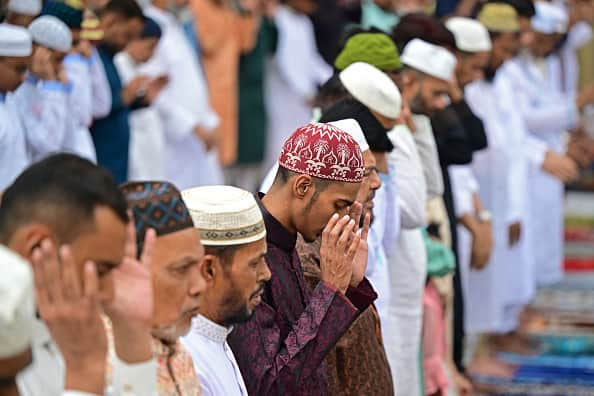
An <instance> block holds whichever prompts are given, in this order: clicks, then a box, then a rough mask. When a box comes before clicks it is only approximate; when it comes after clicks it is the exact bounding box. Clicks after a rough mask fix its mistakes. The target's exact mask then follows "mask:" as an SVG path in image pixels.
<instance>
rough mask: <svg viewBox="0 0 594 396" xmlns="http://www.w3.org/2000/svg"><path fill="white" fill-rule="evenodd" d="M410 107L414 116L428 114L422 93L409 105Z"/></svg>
mask: <svg viewBox="0 0 594 396" xmlns="http://www.w3.org/2000/svg"><path fill="white" fill-rule="evenodd" d="M408 107H410V111H411V112H412V113H413V114H427V113H428V112H427V106H425V102H424V101H423V97H422V96H421V93H420V92H419V93H417V94H416V95H415V97H414V98H413V99H412V100H411V101H410V102H409V103H408Z"/></svg>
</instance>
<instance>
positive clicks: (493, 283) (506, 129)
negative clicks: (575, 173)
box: [458, 4, 534, 370]
mask: <svg viewBox="0 0 594 396" xmlns="http://www.w3.org/2000/svg"><path fill="white" fill-rule="evenodd" d="M479 21H481V23H483V24H484V25H485V26H486V28H487V29H488V30H489V32H490V35H491V38H492V50H491V54H490V59H489V62H488V64H487V66H486V67H485V79H484V80H479V81H476V82H474V83H472V84H470V85H469V86H467V87H466V91H465V92H466V98H467V101H468V104H469V105H470V107H471V109H472V110H473V112H474V113H475V114H476V115H477V116H479V117H480V118H481V120H482V121H483V124H484V126H485V131H486V133H487V138H488V141H489V146H488V147H487V148H486V149H484V150H481V151H479V152H477V153H475V155H474V159H473V163H472V171H473V173H474V175H475V177H476V180H477V182H478V196H479V197H480V199H481V201H482V203H483V205H484V207H485V209H486V210H488V211H489V212H490V213H492V217H491V218H490V221H491V223H492V230H493V250H492V253H491V255H490V257H489V260H488V262H486V267H485V268H484V269H482V270H481V271H477V270H476V269H480V266H475V268H474V269H475V270H472V269H471V268H469V267H468V265H467V264H468V257H465V258H464V259H465V260H466V261H464V262H462V267H461V270H462V271H461V272H462V283H463V291H464V296H465V308H466V309H465V311H466V315H465V330H466V333H467V334H469V335H473V336H476V335H477V334H488V335H490V336H491V341H494V342H495V343H497V344H499V346H500V347H503V348H506V347H508V346H509V342H510V341H511V340H512V338H509V337H508V336H510V335H513V334H512V332H513V331H514V330H515V329H516V328H517V326H518V319H519V314H520V311H521V308H522V307H523V305H524V304H526V303H527V302H528V301H529V300H530V299H531V298H532V297H533V293H534V281H533V279H534V278H533V260H532V255H531V253H530V244H529V234H528V232H527V231H526V230H527V228H528V227H527V225H528V223H529V220H530V219H529V216H527V212H528V208H527V184H526V182H527V178H528V176H527V173H526V172H527V160H526V153H525V147H526V145H527V144H529V143H528V141H527V136H526V129H525V126H524V123H523V119H522V118H521V115H520V113H519V112H518V109H517V108H516V105H515V100H514V95H517V92H514V91H513V90H512V88H511V85H510V84H509V81H508V80H507V79H505V78H504V77H503V73H502V70H503V69H502V68H504V67H505V62H507V61H509V60H510V58H511V57H512V56H513V55H514V48H515V45H516V40H517V39H518V37H519V21H518V14H517V13H516V11H515V10H514V9H513V8H512V7H511V6H509V5H506V4H487V5H486V6H485V7H483V9H482V10H481V12H480V14H479ZM460 201H461V202H462V203H463V202H464V201H465V200H464V199H461V200H460ZM460 206H461V207H462V206H463V205H460ZM458 209H459V210H462V209H460V208H458ZM477 218H478V220H479V221H485V220H489V216H487V218H486V219H485V218H483V215H481V214H479V215H478V216H477ZM461 251H462V249H461ZM466 254H467V255H468V252H467V251H466ZM465 264H466V265H465ZM479 264H480V263H479ZM476 368H477V367H476V366H474V367H472V366H471V370H472V369H476Z"/></svg>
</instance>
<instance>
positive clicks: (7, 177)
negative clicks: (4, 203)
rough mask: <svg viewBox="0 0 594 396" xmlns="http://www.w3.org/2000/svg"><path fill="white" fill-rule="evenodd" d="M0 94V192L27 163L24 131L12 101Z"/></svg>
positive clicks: (27, 156)
mask: <svg viewBox="0 0 594 396" xmlns="http://www.w3.org/2000/svg"><path fill="white" fill-rule="evenodd" d="M5 99H6V97H5V96H4V95H1V94H0V193H1V192H3V191H4V190H5V189H6V188H7V187H8V186H9V185H11V184H12V182H13V181H14V179H16V177H17V176H18V175H19V174H20V173H21V172H22V171H23V170H25V168H26V167H27V166H28V165H29V155H28V153H27V143H26V141H25V131H24V128H23V124H22V123H21V120H20V118H19V115H18V110H17V108H16V105H15V103H14V101H10V100H8V101H7V100H5Z"/></svg>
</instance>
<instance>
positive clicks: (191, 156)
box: [143, 6, 223, 189]
mask: <svg viewBox="0 0 594 396" xmlns="http://www.w3.org/2000/svg"><path fill="white" fill-rule="evenodd" d="M145 14H146V15H147V16H148V17H150V18H152V19H154V20H155V21H156V22H157V23H158V24H159V26H160V27H161V29H162V31H163V34H162V36H161V40H160V41H159V44H158V46H157V49H156V51H155V54H154V56H153V57H152V59H151V60H150V61H149V62H148V63H147V64H146V65H145V68H144V69H143V71H144V72H146V73H148V74H150V75H152V76H159V75H168V76H169V84H168V85H167V86H166V87H165V89H164V90H163V92H162V93H161V95H160V96H159V98H158V99H157V101H156V102H155V103H154V106H155V108H156V109H157V110H158V111H159V114H160V116H161V120H162V122H163V127H164V130H165V141H166V145H165V147H166V151H165V158H166V164H165V165H166V169H165V174H166V178H167V180H170V181H171V182H173V183H174V184H175V185H176V186H177V187H178V188H180V189H186V188H190V187H195V186H204V185H216V184H222V183H223V173H222V170H221V167H220V165H219V162H218V158H217V155H216V150H212V151H210V152H207V151H206V149H205V146H204V143H203V142H202V140H201V139H200V138H198V137H197V136H196V135H195V134H194V128H195V127H197V126H199V127H201V128H203V129H204V130H206V131H212V130H215V129H216V128H217V127H218V125H219V118H218V116H217V114H216V113H215V112H214V110H213V109H212V108H211V107H210V104H209V98H208V90H207V86H206V80H205V78H204V74H203V72H202V68H201V66H200V63H199V62H198V59H197V56H196V53H195V51H194V50H193V49H192V47H191V45H190V43H189V42H188V39H187V37H186V35H185V34H184V31H183V27H182V26H181V25H180V23H179V22H178V21H177V19H176V18H175V16H174V15H173V14H171V13H169V12H166V11H163V10H161V9H158V8H156V7H153V6H149V7H147V8H146V9H145Z"/></svg>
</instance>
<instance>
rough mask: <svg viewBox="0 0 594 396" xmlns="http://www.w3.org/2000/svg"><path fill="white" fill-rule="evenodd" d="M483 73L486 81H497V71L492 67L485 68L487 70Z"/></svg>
mask: <svg viewBox="0 0 594 396" xmlns="http://www.w3.org/2000/svg"><path fill="white" fill-rule="evenodd" d="M483 73H484V76H485V81H487V82H489V83H491V82H493V80H494V79H495V75H496V74H497V69H493V68H492V67H491V66H485V68H484V69H483Z"/></svg>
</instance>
